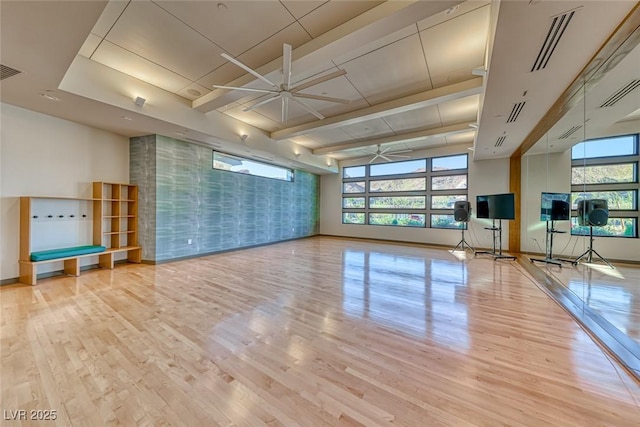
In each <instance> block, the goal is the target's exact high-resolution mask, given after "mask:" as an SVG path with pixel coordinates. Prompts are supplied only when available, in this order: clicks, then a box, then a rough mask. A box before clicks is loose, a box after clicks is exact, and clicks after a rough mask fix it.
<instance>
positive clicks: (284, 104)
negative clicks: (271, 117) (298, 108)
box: [282, 96, 289, 123]
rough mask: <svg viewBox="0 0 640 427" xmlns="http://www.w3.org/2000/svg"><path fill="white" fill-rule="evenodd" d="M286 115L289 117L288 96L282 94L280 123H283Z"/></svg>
mask: <svg viewBox="0 0 640 427" xmlns="http://www.w3.org/2000/svg"><path fill="white" fill-rule="evenodd" d="M288 117H289V97H288V96H283V97H282V123H285V122H286V121H287V118H288Z"/></svg>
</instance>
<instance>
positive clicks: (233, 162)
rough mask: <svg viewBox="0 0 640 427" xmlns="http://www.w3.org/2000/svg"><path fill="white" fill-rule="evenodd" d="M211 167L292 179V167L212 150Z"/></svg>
mask: <svg viewBox="0 0 640 427" xmlns="http://www.w3.org/2000/svg"><path fill="white" fill-rule="evenodd" d="M213 168H214V169H219V170H225V171H230V172H236V173H243V174H246V175H255V176H262V177H265V178H272V179H279V180H282V181H289V182H292V181H293V169H288V168H283V167H280V166H275V165H269V164H267V163H261V162H257V161H255V160H249V159H244V158H242V157H238V156H232V155H231V154H225V153H221V152H219V151H214V152H213Z"/></svg>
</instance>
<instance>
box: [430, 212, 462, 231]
mask: <svg viewBox="0 0 640 427" xmlns="http://www.w3.org/2000/svg"><path fill="white" fill-rule="evenodd" d="M431 227H433V228H455V229H456V230H459V229H462V228H464V223H463V222H458V221H456V220H455V218H454V217H453V215H437V214H432V215H431Z"/></svg>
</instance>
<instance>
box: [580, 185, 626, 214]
mask: <svg viewBox="0 0 640 427" xmlns="http://www.w3.org/2000/svg"><path fill="white" fill-rule="evenodd" d="M585 199H604V200H606V201H607V205H608V208H609V210H610V211H632V210H635V209H637V208H638V191H636V190H622V191H591V192H584V191H581V192H579V193H571V209H578V200H585Z"/></svg>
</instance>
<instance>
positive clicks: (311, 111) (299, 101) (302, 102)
mask: <svg viewBox="0 0 640 427" xmlns="http://www.w3.org/2000/svg"><path fill="white" fill-rule="evenodd" d="M283 99H286V98H283ZM291 99H292V100H294V101H295V102H297V103H298V104H300V106H301V107H302V108H304V109H305V110H307V111H308V112H310V113H311V114H313V115H314V116H316V117H317V118H319V119H320V120H322V119H324V116H323V115H322V114H320V113H319V112H318V110H316V109H315V108H313V107H311V106H310V105H309V104H307V103H306V102H304V101H302V100H301V99H298V98H293V97H292V98H291Z"/></svg>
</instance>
